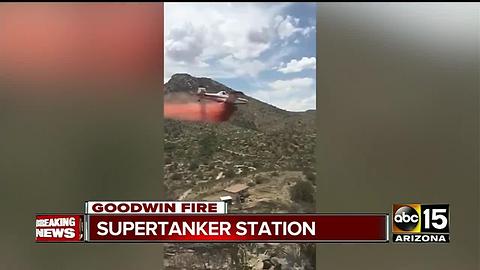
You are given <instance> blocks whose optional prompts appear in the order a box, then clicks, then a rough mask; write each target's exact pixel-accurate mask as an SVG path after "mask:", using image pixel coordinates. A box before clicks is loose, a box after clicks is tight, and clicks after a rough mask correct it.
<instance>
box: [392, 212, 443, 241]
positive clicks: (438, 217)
mask: <svg viewBox="0 0 480 270" xmlns="http://www.w3.org/2000/svg"><path fill="white" fill-rule="evenodd" d="M449 208H450V207H449V205H448V204H419V203H414V204H394V205H393V208H392V240H393V242H396V243H449V242H450V231H449V226H450V209H449Z"/></svg>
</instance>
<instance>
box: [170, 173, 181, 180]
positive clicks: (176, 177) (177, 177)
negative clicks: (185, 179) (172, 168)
mask: <svg viewBox="0 0 480 270" xmlns="http://www.w3.org/2000/svg"><path fill="white" fill-rule="evenodd" d="M180 179H182V176H181V175H180V174H179V173H173V174H172V180H180Z"/></svg>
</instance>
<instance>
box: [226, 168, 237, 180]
mask: <svg viewBox="0 0 480 270" xmlns="http://www.w3.org/2000/svg"><path fill="white" fill-rule="evenodd" d="M234 176H235V172H234V171H233V169H227V170H226V171H225V177H227V178H232V177H234Z"/></svg>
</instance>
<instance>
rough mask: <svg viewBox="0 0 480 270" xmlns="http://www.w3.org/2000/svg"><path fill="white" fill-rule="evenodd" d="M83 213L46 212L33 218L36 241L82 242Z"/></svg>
mask: <svg viewBox="0 0 480 270" xmlns="http://www.w3.org/2000/svg"><path fill="white" fill-rule="evenodd" d="M83 218H84V216H83V214H51V215H50V214H46V215H37V216H36V218H35V241H36V242H83V241H84V230H83V228H84V219H83Z"/></svg>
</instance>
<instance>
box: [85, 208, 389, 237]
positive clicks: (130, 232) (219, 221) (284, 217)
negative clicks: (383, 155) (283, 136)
mask: <svg viewBox="0 0 480 270" xmlns="http://www.w3.org/2000/svg"><path fill="white" fill-rule="evenodd" d="M87 222H88V225H87V226H88V232H89V234H88V236H87V238H86V240H87V241H91V242H97V241H106V242H129V241H133V242H387V241H388V229H387V225H388V215H386V214H352V215H337V214H244V215H240V214H226V215H216V214H215V215H91V216H88V220H87Z"/></svg>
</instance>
